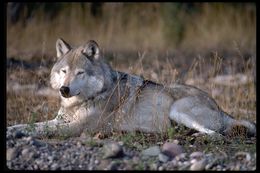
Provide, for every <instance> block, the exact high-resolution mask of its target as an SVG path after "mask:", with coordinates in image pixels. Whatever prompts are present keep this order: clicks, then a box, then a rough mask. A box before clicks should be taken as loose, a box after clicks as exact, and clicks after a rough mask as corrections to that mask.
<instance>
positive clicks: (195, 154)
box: [190, 151, 204, 159]
mask: <svg viewBox="0 0 260 173" xmlns="http://www.w3.org/2000/svg"><path fill="white" fill-rule="evenodd" d="M203 156H204V154H203V153H202V152H200V151H195V152H193V153H191V154H190V158H191V159H199V158H202V157H203Z"/></svg>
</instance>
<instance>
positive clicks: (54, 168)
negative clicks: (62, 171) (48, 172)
mask: <svg viewBox="0 0 260 173" xmlns="http://www.w3.org/2000/svg"><path fill="white" fill-rule="evenodd" d="M58 167H59V165H58V164H57V163H54V164H52V165H51V169H52V170H57V169H58Z"/></svg>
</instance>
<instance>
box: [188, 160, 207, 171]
mask: <svg viewBox="0 0 260 173" xmlns="http://www.w3.org/2000/svg"><path fill="white" fill-rule="evenodd" d="M206 165H207V161H206V159H201V160H199V161H196V162H194V163H193V164H192V165H191V167H190V170H191V171H202V170H204V169H205V166H206Z"/></svg>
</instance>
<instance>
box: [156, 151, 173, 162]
mask: <svg viewBox="0 0 260 173" xmlns="http://www.w3.org/2000/svg"><path fill="white" fill-rule="evenodd" d="M158 157H159V160H160V161H161V162H163V163H165V162H168V161H169V160H170V158H169V157H168V156H167V155H165V154H163V153H160V154H159V155H158Z"/></svg>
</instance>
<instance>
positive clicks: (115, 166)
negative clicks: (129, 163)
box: [108, 161, 119, 170]
mask: <svg viewBox="0 0 260 173" xmlns="http://www.w3.org/2000/svg"><path fill="white" fill-rule="evenodd" d="M118 167H119V163H117V162H114V161H112V162H111V163H110V164H109V165H108V170H117V169H118Z"/></svg>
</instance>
